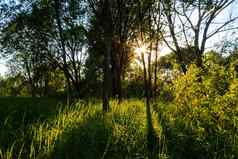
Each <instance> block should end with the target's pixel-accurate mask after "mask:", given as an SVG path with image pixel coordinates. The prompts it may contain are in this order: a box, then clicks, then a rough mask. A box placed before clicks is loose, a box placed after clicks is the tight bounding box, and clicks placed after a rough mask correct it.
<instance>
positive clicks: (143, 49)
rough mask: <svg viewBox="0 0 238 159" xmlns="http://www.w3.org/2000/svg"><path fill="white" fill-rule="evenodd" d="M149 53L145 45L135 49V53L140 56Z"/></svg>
mask: <svg viewBox="0 0 238 159" xmlns="http://www.w3.org/2000/svg"><path fill="white" fill-rule="evenodd" d="M146 52H147V45H145V44H143V45H141V46H140V47H136V48H135V53H136V54H137V55H138V56H141V54H142V53H146Z"/></svg>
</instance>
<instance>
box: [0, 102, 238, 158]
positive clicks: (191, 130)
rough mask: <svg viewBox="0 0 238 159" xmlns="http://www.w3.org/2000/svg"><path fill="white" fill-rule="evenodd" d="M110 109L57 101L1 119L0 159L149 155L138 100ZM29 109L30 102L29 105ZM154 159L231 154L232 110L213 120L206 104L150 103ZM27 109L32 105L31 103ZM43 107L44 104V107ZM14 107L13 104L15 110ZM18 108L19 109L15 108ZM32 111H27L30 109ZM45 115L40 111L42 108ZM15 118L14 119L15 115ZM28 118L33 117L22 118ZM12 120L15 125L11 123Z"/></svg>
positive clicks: (234, 136) (234, 148)
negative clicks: (104, 110) (51, 105)
mask: <svg viewBox="0 0 238 159" xmlns="http://www.w3.org/2000/svg"><path fill="white" fill-rule="evenodd" d="M110 105H111V111H110V113H106V114H104V113H102V111H101V103H100V102H98V101H94V100H89V101H87V102H84V101H78V102H76V103H74V104H72V105H71V106H65V105H59V106H57V107H55V109H52V110H51V111H52V112H46V113H48V114H51V115H47V116H45V117H44V118H42V117H41V116H38V119H37V117H34V118H33V117H30V116H31V115H35V114H40V111H41V109H40V108H38V110H37V111H39V112H38V113H34V110H26V111H27V112H26V113H22V114H23V116H22V117H21V118H19V116H11V115H8V116H6V118H5V120H3V122H1V128H0V136H1V141H0V142H1V145H0V158H1V159H144V158H148V157H147V156H148V151H147V144H148V143H147V142H148V141H147V125H146V123H147V122H146V109H145V105H144V102H143V101H141V100H136V99H133V100H125V101H124V102H122V103H121V104H118V102H117V101H116V100H112V101H111V103H110ZM28 108H29V109H30V108H31V107H30V106H29V107H28ZM152 108H153V111H152V125H153V128H154V130H155V133H156V138H155V140H156V141H154V143H155V144H156V145H157V146H156V149H157V151H156V152H157V156H156V158H158V159H166V158H171V159H191V158H193V159H194V158H195V159H196V158H206V159H207V158H208V159H210V158H211V159H235V158H237V157H238V144H237V143H238V133H237V127H236V125H237V123H236V121H237V116H238V115H237V114H234V112H233V116H230V117H229V118H224V119H222V120H214V117H213V116H212V115H213V114H214V113H218V112H221V110H219V111H218V112H213V111H215V109H216V108H215V107H214V108H213V107H212V108H213V109H214V110H213V111H212V110H210V108H209V107H200V108H198V107H197V108H196V107H190V108H187V109H180V108H178V106H177V105H175V104H172V103H167V104H164V103H154V105H152ZM31 109H34V106H32V108H31ZM42 109H43V110H46V108H43V106H42ZM16 110H17V109H16ZM20 110H21V109H20ZM29 112H31V113H29ZM41 113H43V114H42V115H43V116H44V111H42V112H41ZM15 117H16V118H15ZM29 118H32V119H34V121H31V122H30V121H29V120H27V121H26V119H29ZM14 119H21V121H17V124H18V125H15V124H14V123H13V121H14Z"/></svg>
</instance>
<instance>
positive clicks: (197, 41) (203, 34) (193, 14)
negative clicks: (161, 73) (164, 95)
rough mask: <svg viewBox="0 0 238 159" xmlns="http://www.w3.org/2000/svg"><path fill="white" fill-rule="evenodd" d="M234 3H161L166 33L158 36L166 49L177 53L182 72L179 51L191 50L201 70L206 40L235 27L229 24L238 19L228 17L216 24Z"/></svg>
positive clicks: (176, 0)
mask: <svg viewBox="0 0 238 159" xmlns="http://www.w3.org/2000/svg"><path fill="white" fill-rule="evenodd" d="M234 2H235V0H220V1H217V0H209V1H207V0H196V1H182V0H171V1H165V0H163V1H162V6H163V11H164V16H165V19H166V27H167V30H168V33H169V34H168V35H163V34H161V35H162V36H163V39H164V41H165V43H166V44H167V46H168V47H169V48H170V49H171V50H172V51H173V52H175V53H176V55H177V58H178V61H179V63H180V65H181V68H182V70H183V72H184V73H186V70H187V68H186V65H185V63H184V60H183V57H182V48H193V49H194V51H193V53H194V54H195V56H196V59H195V62H196V64H197V66H198V67H203V66H202V56H203V53H204V51H205V48H206V43H207V41H208V39H210V38H212V37H214V35H216V34H218V33H221V32H224V31H229V30H232V29H236V28H237V27H233V26H231V25H229V24H231V23H232V22H234V21H235V20H236V19H237V18H238V17H230V18H229V19H228V20H226V21H225V22H221V23H220V24H218V25H217V24H216V23H217V19H218V18H219V17H220V16H221V14H222V12H223V11H224V10H226V9H228V7H229V6H231V5H232V4H233V3H234ZM176 26H179V27H176ZM170 37H171V38H170ZM181 37H182V38H183V39H181ZM169 40H171V41H172V43H170V42H169Z"/></svg>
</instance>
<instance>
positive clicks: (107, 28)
mask: <svg viewBox="0 0 238 159" xmlns="http://www.w3.org/2000/svg"><path fill="white" fill-rule="evenodd" d="M110 3H111V1H110V0H104V4H103V9H102V16H101V20H102V21H103V25H102V27H103V28H102V29H103V31H104V39H105V41H104V43H105V47H106V50H105V53H104V78H103V112H108V111H109V108H110V107H109V95H110V86H111V75H110V62H111V51H112V34H113V30H112V15H111V4H110Z"/></svg>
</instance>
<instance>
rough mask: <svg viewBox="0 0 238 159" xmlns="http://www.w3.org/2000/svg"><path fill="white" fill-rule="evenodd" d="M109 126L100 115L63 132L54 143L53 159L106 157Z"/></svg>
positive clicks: (94, 158)
mask: <svg viewBox="0 0 238 159" xmlns="http://www.w3.org/2000/svg"><path fill="white" fill-rule="evenodd" d="M111 135H112V127H111V124H110V123H108V122H107V121H106V120H105V119H104V118H103V116H102V115H101V114H97V115H95V116H92V117H90V118H87V119H86V120H85V121H84V122H83V123H82V125H81V124H80V125H79V126H78V127H77V125H75V126H74V127H72V128H67V129H66V130H64V132H63V134H62V135H61V136H60V137H59V138H58V140H57V141H56V146H55V152H54V154H53V156H52V158H55V159H78V158H80V159H100V158H103V156H104V155H105V157H106V155H107V153H108V152H107V151H108V150H107V148H109V147H108V146H110V145H109V144H110V142H111V141H110V140H111V138H110V137H111Z"/></svg>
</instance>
